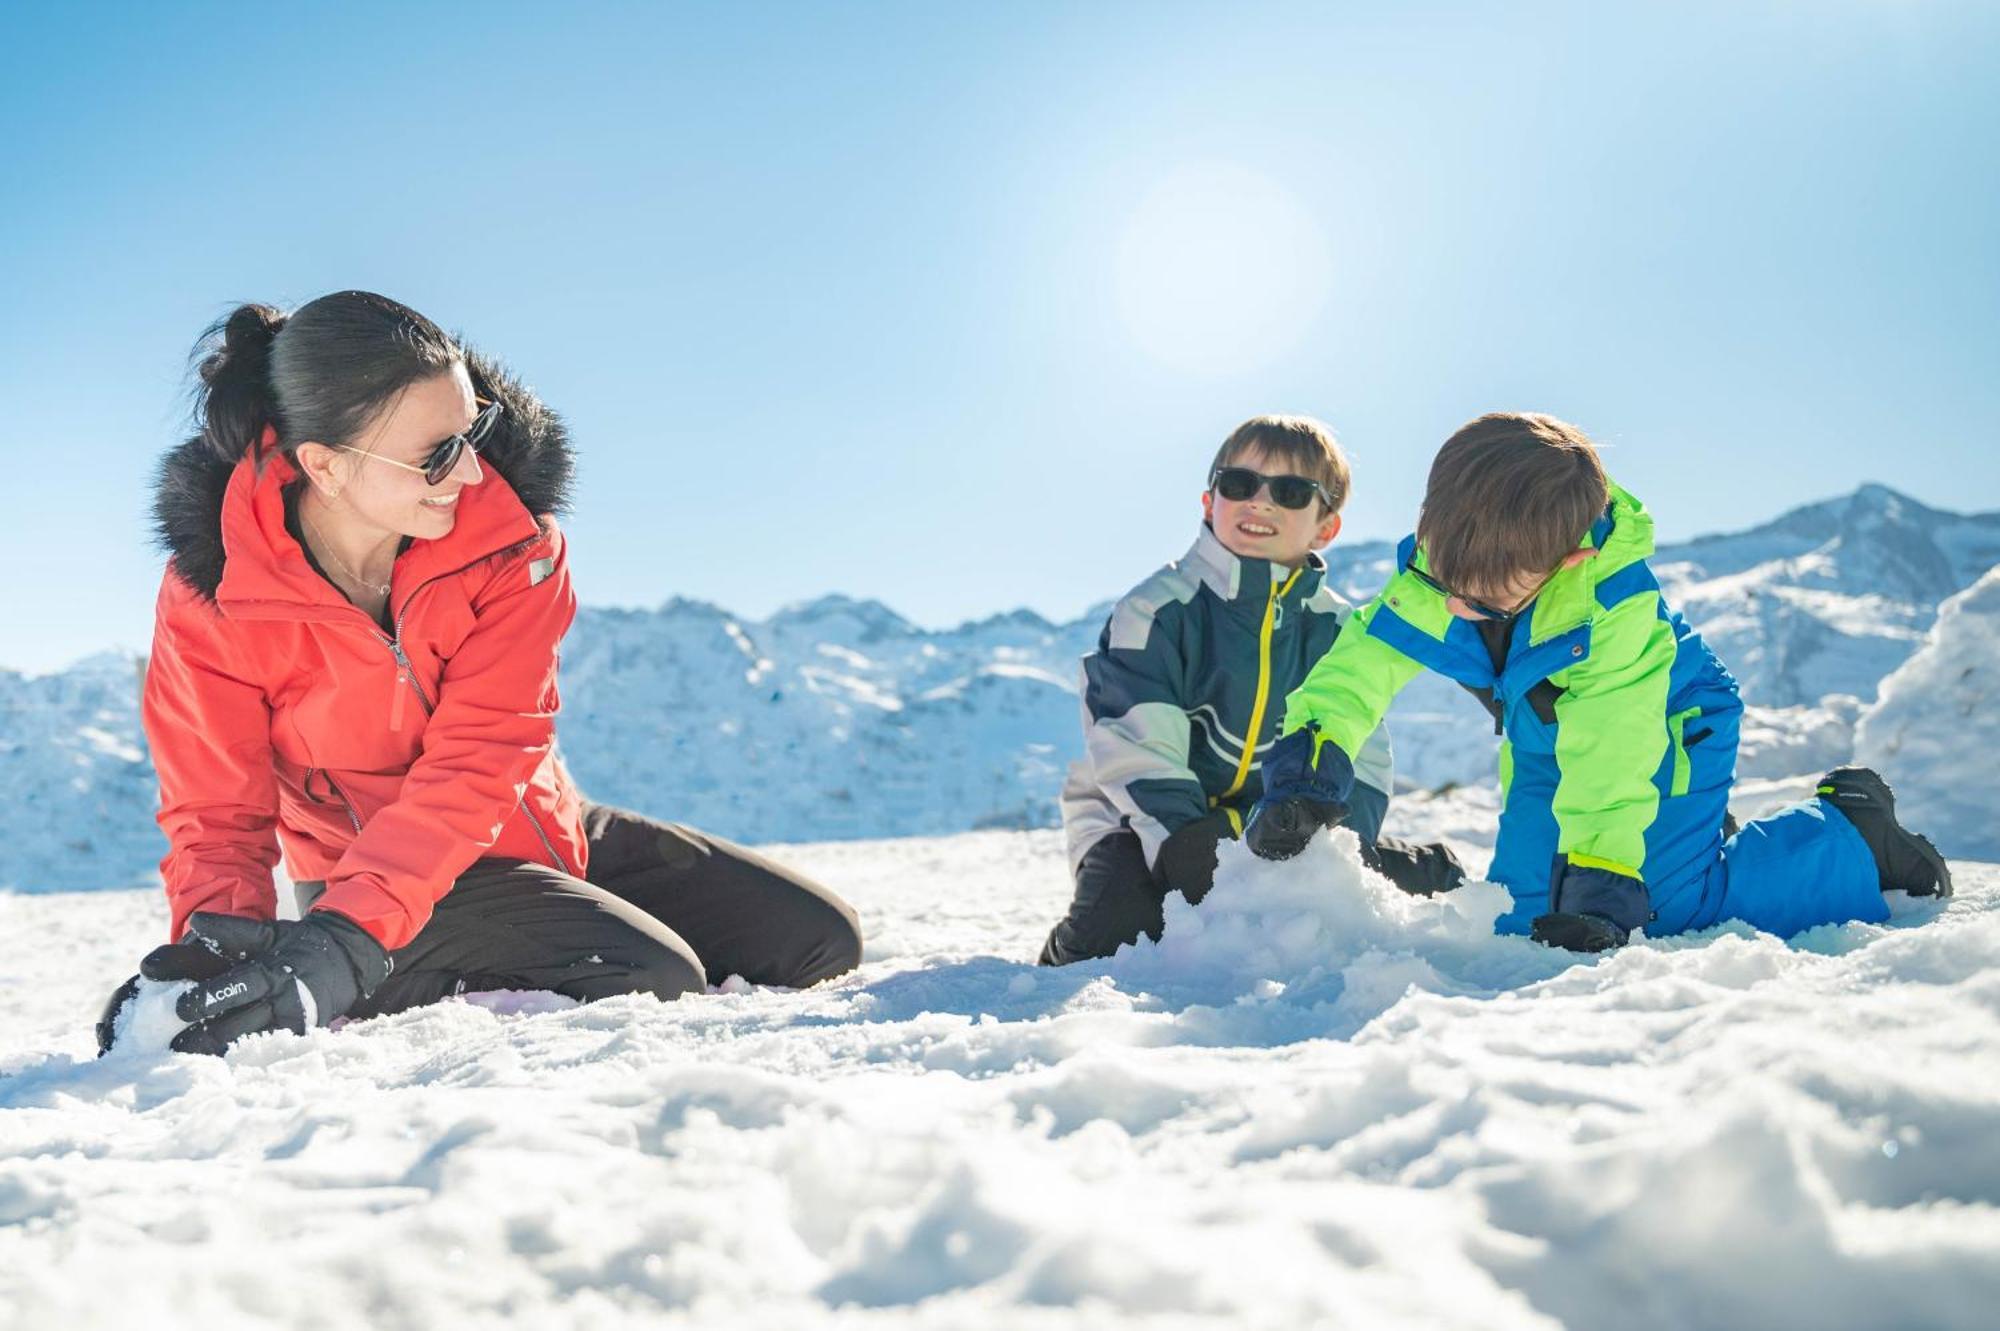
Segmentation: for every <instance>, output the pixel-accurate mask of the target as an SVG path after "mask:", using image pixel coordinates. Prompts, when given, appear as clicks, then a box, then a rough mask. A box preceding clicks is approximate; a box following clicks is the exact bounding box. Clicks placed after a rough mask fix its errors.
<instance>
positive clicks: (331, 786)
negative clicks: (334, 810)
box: [305, 767, 361, 833]
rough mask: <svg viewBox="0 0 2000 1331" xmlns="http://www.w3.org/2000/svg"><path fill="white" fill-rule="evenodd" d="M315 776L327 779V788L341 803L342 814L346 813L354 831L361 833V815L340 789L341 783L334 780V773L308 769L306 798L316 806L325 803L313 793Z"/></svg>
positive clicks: (315, 768) (322, 768)
mask: <svg viewBox="0 0 2000 1331" xmlns="http://www.w3.org/2000/svg"><path fill="white" fill-rule="evenodd" d="M314 776H323V777H325V778H326V788H327V789H328V790H330V791H332V792H333V795H334V798H335V799H337V800H339V801H340V807H341V810H342V812H344V813H346V815H347V821H348V822H350V823H353V824H354V830H355V831H356V832H357V833H358V832H360V831H361V815H360V814H358V813H356V812H355V811H354V806H353V805H352V804H351V803H349V802H348V799H347V792H346V791H344V790H342V789H341V788H340V783H339V782H338V781H335V780H334V779H333V773H331V772H329V771H327V770H326V769H325V768H324V767H308V768H306V782H305V784H306V798H307V799H309V800H311V801H312V802H313V803H315V804H320V803H323V802H324V801H322V800H321V799H320V797H319V796H317V795H315V794H313V793H312V790H313V777H314Z"/></svg>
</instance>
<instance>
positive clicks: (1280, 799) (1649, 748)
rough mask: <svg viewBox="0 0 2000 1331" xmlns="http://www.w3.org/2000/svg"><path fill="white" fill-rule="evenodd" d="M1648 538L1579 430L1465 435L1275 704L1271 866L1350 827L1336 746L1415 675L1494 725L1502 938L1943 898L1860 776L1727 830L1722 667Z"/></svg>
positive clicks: (1725, 679) (1567, 939) (1596, 939)
mask: <svg viewBox="0 0 2000 1331" xmlns="http://www.w3.org/2000/svg"><path fill="white" fill-rule="evenodd" d="M1652 552H1653V520H1652V516H1651V515H1650V514H1649V513H1648V512H1647V511H1646V509H1645V507H1644V506H1643V505H1641V504H1640V503H1639V501H1638V500H1636V499H1634V498H1633V497H1632V496H1631V495H1629V494H1627V493H1626V492H1625V491H1624V490H1621V489H1620V488H1619V487H1618V486H1616V485H1615V484H1612V483H1611V481H1610V480H1609V479H1608V478H1607V477H1606V476H1605V474H1604V469H1603V466H1602V464H1601V463H1600V462H1599V461H1598V457H1597V450H1596V449H1595V448H1594V447H1593V446H1592V444H1591V442H1590V440H1589V439H1588V438H1587V437H1585V435H1584V434H1583V432H1582V431H1581V430H1579V429H1577V428H1576V427H1575V426H1573V425H1569V424H1566V423H1564V422H1562V421H1559V420H1556V419H1555V418H1554V417H1551V416H1544V415H1529V414H1518V413H1511V412H1510V413H1496V414H1493V415H1488V416H1482V417H1480V418H1479V419H1478V420H1475V421H1473V422H1472V423H1471V424H1469V425H1467V426H1465V427H1464V428H1463V429H1461V430H1459V431H1458V433H1456V434H1454V435H1453V436H1452V437H1451V439H1450V440H1448V441H1447V442H1446V443H1445V445H1444V447H1443V448H1442V449H1441V450H1439V452H1438V455H1437V458H1436V460H1435V461H1434V462H1433V463H1432V465H1431V474H1430V482H1429V486H1428V489H1427V491H1426V493H1425V496H1424V507H1423V513H1422V515H1421V517H1420V518H1419V519H1418V525H1417V531H1416V534H1415V535H1413V536H1411V537H1408V538H1406V539H1405V540H1404V542H1403V544H1402V547H1401V549H1400V550H1399V552H1398V559H1399V562H1400V563H1401V565H1402V570H1401V572H1399V573H1398V574H1397V575H1396V576H1395V577H1393V578H1392V579H1391V580H1390V582H1389V585H1388V586H1387V587H1385V588H1384V589H1383V591H1382V593H1381V594H1380V595H1379V596H1377V597H1376V598H1375V599H1374V600H1373V601H1372V602H1370V603H1369V604H1368V605H1366V606H1364V607H1362V608H1361V609H1360V610H1358V611H1356V612H1355V614H1354V618H1353V622H1352V624H1351V625H1350V627H1349V630H1348V632H1346V633H1343V634H1341V636H1340V637H1339V639H1338V640H1337V641H1336V642H1334V644H1333V645H1332V647H1331V648H1330V650H1329V651H1328V652H1327V654H1326V657H1325V659H1323V660H1322V661H1320V662H1319V663H1318V664H1317V665H1316V666H1315V667H1314V668H1313V670H1312V672H1311V673H1310V674H1309V675H1308V676H1307V677H1306V680H1305V682H1304V683H1303V684H1302V685H1301V686H1300V687H1299V688H1298V690H1297V691H1296V692H1294V693H1293V694H1292V695H1291V696H1290V697H1289V698H1288V699H1287V700H1286V705H1285V722H1284V738H1283V739H1281V740H1280V741H1279V742H1278V743H1277V745H1276V746H1275V747H1274V748H1273V749H1272V752H1271V756H1270V758H1269V760H1268V761H1267V762H1266V763H1265V793H1264V797H1263V799H1262V800H1261V801H1259V803H1258V805H1257V807H1256V809H1255V810H1254V811H1253V812H1252V815H1251V819H1250V823H1249V826H1248V828H1247V829H1246V832H1245V840H1246V842H1247V843H1248V844H1249V847H1250V849H1251V850H1253V851H1254V852H1256V853H1257V854H1258V855H1261V856H1263V857H1265V858H1266V859H1286V858H1289V857H1291V856H1293V855H1296V854H1297V853H1298V852H1299V851H1300V850H1301V849H1303V848H1304V846H1305V844H1306V842H1307V841H1308V840H1309V839H1310V838H1311V837H1312V835H1313V834H1314V833H1315V832H1316V831H1318V830H1319V829H1320V828H1321V827H1325V826H1332V825H1334V824H1336V823H1340V822H1342V821H1346V820H1349V819H1351V818H1352V817H1353V812H1352V811H1353V809H1354V808H1355V807H1356V798H1357V797H1356V793H1355V792H1357V791H1359V790H1360V789H1362V787H1360V786H1359V785H1357V784H1356V780H1357V771H1358V770H1360V767H1359V765H1358V764H1357V761H1355V760H1354V759H1353V758H1352V757H1351V755H1357V754H1360V753H1362V752H1365V745H1366V742H1367V739H1368V736H1369V735H1371V734H1372V733H1373V732H1374V730H1375V727H1376V725H1377V724H1378V723H1379V721H1380V720H1381V717H1382V714H1383V713H1384V712H1385V711H1387V710H1388V707H1389V702H1390V700H1391V699H1392V698H1394V696H1395V695H1396V693H1397V691H1398V690H1400V689H1401V688H1402V687H1403V686H1404V685H1405V684H1407V683H1408V682H1409V681H1410V680H1411V679H1412V678H1414V677H1415V676H1416V674H1417V672H1418V671H1420V670H1423V669H1431V670H1436V671H1438V672H1440V673H1442V674H1444V675H1446V676H1448V677H1450V678H1451V679H1454V680H1456V681H1458V682H1459V683H1460V684H1462V685H1464V686H1465V687H1466V688H1468V689H1470V690H1472V691H1473V692H1474V693H1475V694H1477V695H1478V696H1479V697H1480V698H1481V700H1482V701H1483V702H1484V703H1485V704H1486V706H1487V708H1488V709H1489V710H1490V711H1491V712H1492V713H1493V716H1494V720H1495V728H1496V730H1497V731H1498V732H1499V733H1500V734H1501V735H1502V736H1503V737H1504V738H1503V740H1502V742H1501V745H1500V784H1501V791H1502V795H1503V800H1504V803H1503V806H1502V810H1501V815H1500V835H1499V839H1498V841H1497V843H1496V845H1495V848H1494V854H1493V866H1492V868H1491V870H1490V871H1489V873H1488V877H1490V878H1491V879H1492V880H1493V881H1494V882H1497V883H1501V884H1504V885H1505V886H1506V887H1507V889H1508V890H1509V891H1510V892H1512V893H1513V896H1514V907H1513V909H1512V910H1511V911H1510V912H1509V913H1508V914H1506V915H1503V916H1502V917H1501V918H1500V920H1499V921H1498V923H1497V925H1496V927H1497V928H1498V929H1499V930H1501V931H1502V932H1509V933H1529V934H1531V935H1532V936H1533V937H1534V938H1535V939H1537V940H1538V941H1540V942H1543V943H1547V944H1550V945H1552V946H1558V947H1565V948H1570V949H1573V950H1576V951H1586V952H1597V951H1602V950H1604V949H1606V948H1611V947H1616V946H1619V945H1620V944H1622V943H1624V942H1625V941H1626V940H1627V938H1628V937H1629V936H1630V934H1631V932H1632V931H1633V930H1635V929H1638V928H1641V927H1644V928H1646V929H1647V930H1648V932H1650V933H1654V934H1668V933H1678V932H1681V931H1683V930H1688V929H1700V928H1704V927H1706V926H1708V925H1711V924H1715V923H1717V922H1719V921H1722V920H1729V919H1735V920H1743V921H1745V922H1747V923H1749V924H1751V925H1754V926H1756V927H1757V928H1760V929H1766V930H1769V931H1770V932H1772V933H1776V934H1780V935H1786V936H1789V935H1791V934H1795V933H1797V932H1799V931H1800V930H1802V929H1807V928H1810V927H1812V926H1814V925H1817V924H1826V923H1837V922H1843V921H1847V920H1870V921H1879V920H1885V919H1887V918H1888V916H1889V909H1888V905H1887V903H1886V902H1885V901H1884V900H1883V896H1882V893H1883V892H1884V891H1888V890H1901V891H1906V892H1909V893H1912V894H1914V895H1935V896H1940V897H1944V896H1949V895H1950V894H1951V874H1950V871H1949V869H1948V867H1947V866H1946V864H1945V862H1944V859H1943V858H1942V857H1941V856H1940V855H1939V854H1938V853H1937V850H1936V849H1935V848H1934V847H1933V846H1932V845H1931V844H1930V842H1929V841H1927V840H1925V839H1924V838H1923V837H1920V836H1917V835H1915V834H1914V833H1911V832H1909V831H1907V830H1905V829H1904V828H1903V827H1902V825H1901V824H1900V823H1898V822H1897V821H1896V812H1895V802H1894V798H1893V796H1892V795H1891V793H1890V790H1889V787H1888V785H1887V784H1886V783H1885V782H1884V781H1883V780H1882V778H1881V777H1880V776H1878V775H1876V774H1875V773H1874V772H1871V771H1869V770H1867V769H1865V768H1858V767H1843V768H1837V769H1835V770H1834V771H1832V772H1829V773H1828V774H1827V775H1826V776H1825V777H1824V778H1822V779H1821V781H1820V783H1819V787H1818V791H1817V794H1816V797H1815V798H1813V799H1811V800H1808V801H1806V802H1805V803H1803V804H1800V805H1796V806H1794V807H1792V808H1789V809H1786V810H1783V811H1781V812H1779V813H1777V814H1774V815H1772V816H1771V817H1768V818H1764V819H1760V820H1758V821H1756V822H1753V823H1751V824H1749V825H1748V826H1745V827H1743V828H1741V829H1740V830H1738V829H1736V828H1734V826H1733V825H1732V824H1731V820H1730V818H1729V808H1728V805H1729V788H1730V784H1731V782H1732V781H1733V780H1734V779H1735V770H1736V744H1737V728H1738V723H1739V721H1740V719H1741V716H1742V710H1743V705H1742V702H1741V701H1740V699H1739V698H1738V697H1737V690H1736V681H1735V679H1734V678H1732V677H1731V676H1730V674H1729V672H1728V671H1727V670H1726V669H1724V668H1723V666H1722V663H1721V662H1720V661H1718V660H1717V659H1716V657H1715V654H1714V653H1713V652H1711V651H1710V650H1709V649H1708V647H1707V646H1706V645H1705V644H1704V643H1703V642H1702V639H1701V637H1700V635H1699V634H1697V633H1695V632H1694V631H1693V630H1691V629H1690V628H1689V627H1688V626H1687V624H1686V623H1685V622H1683V621H1682V619H1681V617H1680V615H1679V614H1677V613H1675V612H1674V611H1673V610H1672V609H1671V608H1670V607H1669V606H1668V605H1667V604H1666V602H1665V600H1664V599H1663V598H1662V596H1661V593H1660V585H1659V583H1658V581H1657V580H1655V578H1654V576H1653V573H1652V570H1651V569H1650V568H1648V567H1647V564H1646V560H1647V557H1648V556H1650V555H1651V554H1652ZM1363 802H1364V803H1365V797H1364V799H1363Z"/></svg>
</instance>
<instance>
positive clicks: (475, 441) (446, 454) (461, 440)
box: [335, 402, 501, 485]
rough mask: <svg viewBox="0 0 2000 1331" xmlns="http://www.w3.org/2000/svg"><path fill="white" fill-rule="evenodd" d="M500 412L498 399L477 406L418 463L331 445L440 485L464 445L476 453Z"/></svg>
mask: <svg viewBox="0 0 2000 1331" xmlns="http://www.w3.org/2000/svg"><path fill="white" fill-rule="evenodd" d="M500 412H501V405H500V404H499V403H498V402H488V403H487V404H486V405H485V406H484V407H481V408H480V409H479V414H478V415H477V416H474V417H473V418H472V424H470V425H468V426H466V427H465V432H464V433H463V434H455V435H452V436H451V437H450V438H449V439H446V440H444V441H443V442H441V443H440V444H438V446H437V447H436V448H433V449H432V450H431V455H430V456H429V457H427V458H425V459H424V461H423V465H422V466H418V465H417V464H416V463H413V462H398V461H396V459H394V458H385V457H383V456H382V455H381V454H379V453H370V452H368V451H367V450H366V449H362V448H355V447H353V446H352V445H350V444H336V445H335V447H336V448H341V449H345V450H346V451H347V452H349V453H359V454H361V456H362V457H364V458H368V459H370V460H372V461H375V462H386V463H388V464H389V465H390V466H392V467H401V468H402V469H403V470H404V471H416V472H422V473H423V477H424V480H425V482H426V483H428V484H430V485H443V484H444V478H445V477H447V476H449V475H451V472H452V468H454V467H456V466H457V465H458V459H459V458H460V457H461V456H462V455H463V454H464V453H465V450H466V449H468V448H469V449H471V450H472V451H473V452H474V453H477V452H478V451H479V450H480V449H482V448H484V447H485V446H486V436H488V435H489V434H492V433H493V423H494V422H495V421H497V420H499V419H500Z"/></svg>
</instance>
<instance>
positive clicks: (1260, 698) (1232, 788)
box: [1215, 568, 1305, 803]
mask: <svg viewBox="0 0 2000 1331" xmlns="http://www.w3.org/2000/svg"><path fill="white" fill-rule="evenodd" d="M1303 572H1305V570H1304V569H1302V568H1295V569H1293V570H1292V576H1291V577H1289V578H1286V579H1285V583H1284V585H1283V586H1282V587H1278V588H1276V589H1274V590H1273V591H1272V592H1271V596H1270V599H1269V600H1267V601H1266V602H1265V603H1264V627H1263V628H1262V629H1260V630H1259V631H1258V634H1257V701H1256V703H1255V705H1253V706H1252V707H1251V708H1250V729H1248V730H1247V731H1245V732H1244V733H1243V760H1242V761H1241V762H1239V763H1237V764H1236V779H1235V780H1234V781H1232V782H1230V783H1229V789H1227V790H1225V791H1223V792H1222V793H1221V794H1220V795H1218V796H1216V797H1215V798H1216V802H1217V803H1220V802H1221V801H1223V800H1226V799H1228V798H1229V797H1230V796H1231V795H1234V794H1235V793H1236V792H1237V791H1239V790H1241V789H1243V783H1244V782H1245V781H1247V780H1249V778H1250V764H1251V763H1253V762H1255V761H1256V760H1257V737H1258V736H1259V735H1261V734H1263V733H1264V707H1265V705H1266V704H1268V703H1269V702H1270V701H1271V629H1272V628H1273V626H1274V624H1275V623H1276V620H1277V614H1278V602H1279V600H1281V599H1282V598H1283V597H1284V595H1285V593H1286V592H1288V591H1290V590H1291V589H1292V584H1293V583H1295V582H1297V581H1298V580H1299V574H1301V573H1303Z"/></svg>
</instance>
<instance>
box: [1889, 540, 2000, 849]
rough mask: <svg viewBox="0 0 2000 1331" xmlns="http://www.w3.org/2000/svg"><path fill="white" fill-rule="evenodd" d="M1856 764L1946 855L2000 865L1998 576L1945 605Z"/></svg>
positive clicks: (1893, 681)
mask: <svg viewBox="0 0 2000 1331" xmlns="http://www.w3.org/2000/svg"><path fill="white" fill-rule="evenodd" d="M1855 759H1856V761H1858V762H1862V763H1866V764H1868V765H1870V766H1872V767H1875V768H1876V769H1878V770H1879V771H1881V773H1882V774H1883V775H1884V776H1886V777H1888V778H1889V780H1890V782H1891V784H1893V785H1894V786H1895V787H1896V792H1897V795H1896V798H1897V802H1898V808H1899V809H1904V808H1916V807H1921V808H1922V810H1923V820H1922V822H1921V823H1918V824H1915V825H1916V826H1918V827H1919V829H1920V830H1922V831H1924V832H1926V833H1927V834H1929V836H1930V837H1931V839H1932V840H1933V841H1935V842H1936V843H1937V844H1938V847H1939V848H1940V849H1941V850H1943V851H1944V853H1945V854H1947V855H1965V856H1971V857H1975V858H1979V859H2000V568H1995V569H1993V570H1992V571H1990V572H1988V573H1987V574H1986V576H1985V577H1983V578H1981V579H1980V580H1979V581H1978V582H1977V583H1975V584H1974V585H1973V586H1971V587H1970V588H1968V589H1966V590H1965V591H1963V592H1961V593H1959V594H1958V595H1957V596H1954V597H1952V598H1951V599H1950V600H1949V601H1946V602H1945V603H1944V605H1943V606H1942V607H1941V608H1940V609H1939V611H1938V620H1937V626H1936V627H1935V628H1933V629H1932V630H1931V634H1930V638H1929V640H1928V641H1926V642H1925V644H1924V646H1923V648H1922V649H1921V650H1920V651H1918V652H1917V654H1916V655H1914V656H1912V657H1911V658H1910V659H1909V660H1908V661H1906V662H1904V663H1903V665H1902V667H1901V668H1900V669H1899V670H1897V671H1896V672H1895V673H1894V674H1892V675H1890V676H1889V677H1888V678H1887V679H1885V680H1883V681H1882V695H1881V700H1880V701H1879V702H1877V703H1876V705H1875V706H1874V708H1873V709H1872V710H1870V711H1869V712H1868V713H1867V715H1865V716H1864V717H1863V718H1862V720H1861V726H1860V729H1859V732H1858V734H1857V737H1856V740H1855Z"/></svg>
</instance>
